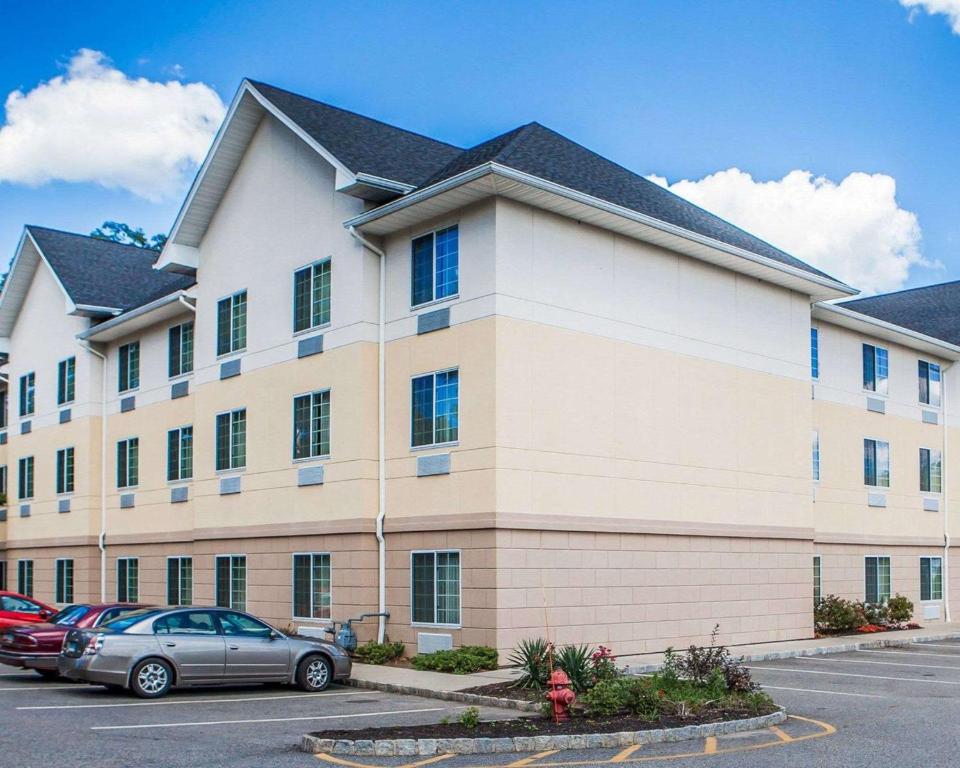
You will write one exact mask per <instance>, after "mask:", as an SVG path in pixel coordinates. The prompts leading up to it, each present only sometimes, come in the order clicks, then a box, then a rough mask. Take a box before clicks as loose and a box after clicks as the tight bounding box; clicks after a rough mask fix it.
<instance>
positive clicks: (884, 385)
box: [861, 341, 890, 397]
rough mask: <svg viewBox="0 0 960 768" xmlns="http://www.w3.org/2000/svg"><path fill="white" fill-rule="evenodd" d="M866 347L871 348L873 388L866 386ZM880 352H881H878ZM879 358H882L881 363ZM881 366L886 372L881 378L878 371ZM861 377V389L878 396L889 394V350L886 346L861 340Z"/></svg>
mask: <svg viewBox="0 0 960 768" xmlns="http://www.w3.org/2000/svg"><path fill="white" fill-rule="evenodd" d="M867 348H870V349H872V350H873V360H872V363H871V367H872V370H873V388H872V389H871V388H870V387H869V386H867V384H868V381H867V368H866V365H865V363H866V360H867ZM880 352H882V353H883V354H882V355H881V354H879V353H880ZM881 358H882V359H883V365H881V364H880V360H881ZM881 368H884V369H885V371H886V373H885V374H884V376H883V377H882V378H881V377H880V374H879V371H880V369H881ZM861 374H862V376H861V379H862V383H863V391H864V392H869V393H871V394H873V395H879V396H880V397H888V396H889V394H890V350H889V348H887V347H880V346H877V345H876V344H869V343H867V342H865V341H864V342H862V347H861Z"/></svg>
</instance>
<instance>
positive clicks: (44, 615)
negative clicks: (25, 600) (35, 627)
mask: <svg viewBox="0 0 960 768" xmlns="http://www.w3.org/2000/svg"><path fill="white" fill-rule="evenodd" d="M51 616H53V611H51V610H50V609H49V608H41V609H40V618H41V619H49V618H50V617H51Z"/></svg>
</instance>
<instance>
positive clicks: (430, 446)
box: [407, 365, 462, 551]
mask: <svg viewBox="0 0 960 768" xmlns="http://www.w3.org/2000/svg"><path fill="white" fill-rule="evenodd" d="M451 371H456V372H457V439H456V440H448V441H447V442H444V443H424V444H423V445H414V444H413V382H414V381H415V380H416V379H422V378H423V377H425V376H433V377H434V382H433V416H432V421H433V435H434V437H436V434H437V423H436V422H437V382H436V377H437V374H439V373H450V372H451ZM460 381H461V379H460V366H459V365H452V366H450V367H448V368H438V369H437V370H435V371H424V372H423V373H415V374H413V375H411V376H410V381H409V383H408V386H407V391H408V393H409V398H410V401H409V405H410V410H409V411H408V414H409V417H410V418H409V427H408V428H409V430H410V433H409V438H410V451H411V452H413V451H432V450H435V449H437V448H453V447H456V446H458V445H460V428H461V426H462V422H461V419H460V414H461V410H460ZM426 551H430V550H426Z"/></svg>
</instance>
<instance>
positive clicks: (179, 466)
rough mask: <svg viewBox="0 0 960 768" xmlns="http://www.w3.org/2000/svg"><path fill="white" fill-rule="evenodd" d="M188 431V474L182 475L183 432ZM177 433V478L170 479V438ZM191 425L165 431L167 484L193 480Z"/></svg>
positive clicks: (182, 425)
mask: <svg viewBox="0 0 960 768" xmlns="http://www.w3.org/2000/svg"><path fill="white" fill-rule="evenodd" d="M185 429H189V430H190V474H189V475H186V476H185V475H184V474H183V431H184V430H185ZM174 432H176V433H177V476H176V477H170V437H171V435H173V433H174ZM193 448H194V441H193V424H181V425H180V426H179V427H172V428H171V429H168V430H167V445H166V451H167V472H166V477H167V482H168V483H186V482H189V481H191V480H193V458H194V451H193Z"/></svg>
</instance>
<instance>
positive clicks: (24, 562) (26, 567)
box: [17, 557, 36, 599]
mask: <svg viewBox="0 0 960 768" xmlns="http://www.w3.org/2000/svg"><path fill="white" fill-rule="evenodd" d="M21 568H22V569H23V571H24V578H23V582H24V583H23V585H21V584H20V581H21V579H20V570H21ZM27 571H29V573H27ZM34 575H35V574H34V564H33V558H32V557H20V558H17V594H20V595H24V596H26V597H29V598H31V599H33V592H34V588H35V587H36V583H35V581H36V580H35V579H34ZM27 576H29V583H27V582H28V579H27ZM21 586H23V587H24V588H23V589H21V588H20V587H21ZM28 586H29V587H30V589H27V588H26V587H28Z"/></svg>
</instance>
